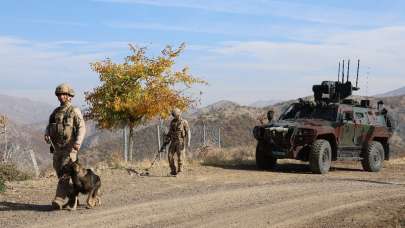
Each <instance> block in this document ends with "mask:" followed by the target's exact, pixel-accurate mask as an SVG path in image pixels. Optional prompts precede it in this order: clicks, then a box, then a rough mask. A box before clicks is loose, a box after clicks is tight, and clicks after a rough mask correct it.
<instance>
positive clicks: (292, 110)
mask: <svg viewBox="0 0 405 228" xmlns="http://www.w3.org/2000/svg"><path fill="white" fill-rule="evenodd" d="M336 117H337V107H336V106H335V105H315V104H313V103H309V102H305V103H294V104H292V105H290V106H289V107H288V108H287V109H286V110H285V111H284V113H283V114H281V116H280V120H289V119H322V120H328V121H336Z"/></svg>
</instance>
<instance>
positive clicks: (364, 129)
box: [353, 107, 370, 146]
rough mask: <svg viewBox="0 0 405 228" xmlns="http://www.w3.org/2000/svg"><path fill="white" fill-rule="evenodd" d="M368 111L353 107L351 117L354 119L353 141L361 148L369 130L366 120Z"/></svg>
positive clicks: (367, 120)
mask: <svg viewBox="0 0 405 228" xmlns="http://www.w3.org/2000/svg"><path fill="white" fill-rule="evenodd" d="M367 112H368V110H367V109H366V108H361V107H353V117H354V124H355V125H354V139H353V142H354V144H355V145H358V146H361V145H362V144H363V143H364V142H365V140H366V136H367V134H368V131H369V129H370V120H369V118H368V113H367Z"/></svg>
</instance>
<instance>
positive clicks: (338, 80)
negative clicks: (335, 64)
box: [337, 61, 340, 82]
mask: <svg viewBox="0 0 405 228" xmlns="http://www.w3.org/2000/svg"><path fill="white" fill-rule="evenodd" d="M337 81H338V82H340V61H339V70H338V80H337Z"/></svg>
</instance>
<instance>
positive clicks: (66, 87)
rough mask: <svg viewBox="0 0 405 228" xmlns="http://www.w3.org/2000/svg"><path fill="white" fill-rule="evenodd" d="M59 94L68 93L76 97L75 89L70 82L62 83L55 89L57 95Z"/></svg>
mask: <svg viewBox="0 0 405 228" xmlns="http://www.w3.org/2000/svg"><path fill="white" fill-rule="evenodd" d="M58 94H67V95H69V96H71V97H74V96H75V91H74V90H73V88H72V87H71V86H70V85H69V84H67V83H62V84H60V85H58V86H57V87H56V89H55V95H56V96H57V95H58Z"/></svg>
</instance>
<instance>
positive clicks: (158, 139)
mask: <svg viewBox="0 0 405 228" xmlns="http://www.w3.org/2000/svg"><path fill="white" fill-rule="evenodd" d="M156 128H157V141H158V150H160V127H159V125H156ZM161 158H162V155H161V153H160V152H159V159H161Z"/></svg>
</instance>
